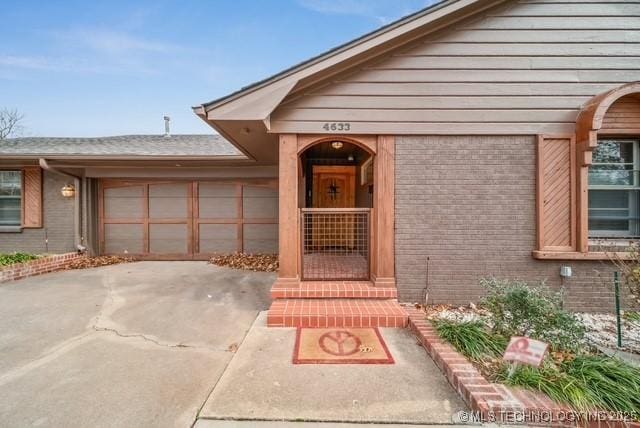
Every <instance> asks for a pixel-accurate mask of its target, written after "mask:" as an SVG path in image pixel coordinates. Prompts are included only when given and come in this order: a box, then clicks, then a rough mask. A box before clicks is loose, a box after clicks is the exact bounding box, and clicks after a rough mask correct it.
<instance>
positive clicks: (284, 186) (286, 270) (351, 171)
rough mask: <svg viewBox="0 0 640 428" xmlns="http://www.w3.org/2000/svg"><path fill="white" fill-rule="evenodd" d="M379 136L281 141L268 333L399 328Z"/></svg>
mask: <svg viewBox="0 0 640 428" xmlns="http://www.w3.org/2000/svg"><path fill="white" fill-rule="evenodd" d="M394 153H395V140H394V138H393V137H387V136H377V137H376V136H348V137H347V136H341V135H335V136H329V137H327V136H317V135H315V136H314V135H281V136H280V146H279V154H280V159H279V162H280V164H279V201H280V202H279V204H280V206H279V210H280V211H279V215H280V217H279V226H280V228H279V230H280V237H279V239H280V244H279V249H280V271H279V275H278V279H277V281H276V283H275V284H274V286H273V288H272V297H273V299H274V302H273V304H272V306H271V309H270V311H269V316H268V325H269V326H282V327H284V326H288V327H296V326H305V327H334V326H335V327H340V326H350V327H359V326H363V327H369V326H372V327H373V326H388V327H404V326H405V325H406V322H407V317H406V314H405V313H404V310H403V309H402V308H401V307H400V305H398V302H397V300H396V299H397V290H396V284H395V265H394Z"/></svg>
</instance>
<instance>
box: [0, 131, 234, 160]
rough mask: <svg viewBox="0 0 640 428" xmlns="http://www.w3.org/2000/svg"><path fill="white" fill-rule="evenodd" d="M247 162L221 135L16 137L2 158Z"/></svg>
mask: <svg viewBox="0 0 640 428" xmlns="http://www.w3.org/2000/svg"><path fill="white" fill-rule="evenodd" d="M9 156H10V157H22V156H24V157H51V158H56V157H100V158H105V159H106V158H167V159H173V158H220V159H246V157H245V156H244V155H243V154H242V153H241V152H240V151H239V150H238V149H236V148H235V147H234V146H233V145H232V144H231V143H229V142H228V141H227V140H225V139H224V138H222V137H221V136H220V135H171V136H164V135H121V136H114V137H99V138H66V137H63V138H52V137H36V138H12V139H8V140H4V141H0V157H9Z"/></svg>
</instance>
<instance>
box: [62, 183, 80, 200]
mask: <svg viewBox="0 0 640 428" xmlns="http://www.w3.org/2000/svg"><path fill="white" fill-rule="evenodd" d="M60 193H62V196H64V197H65V198H73V197H74V196H75V195H76V188H75V187H74V186H73V184H66V185H65V186H64V187H63V188H62V189H61V190H60Z"/></svg>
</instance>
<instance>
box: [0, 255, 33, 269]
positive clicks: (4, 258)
mask: <svg viewBox="0 0 640 428" xmlns="http://www.w3.org/2000/svg"><path fill="white" fill-rule="evenodd" d="M37 258H38V256H36V255H34V254H28V253H10V254H0V266H9V265H14V264H16V263H24V262H28V261H30V260H35V259H37Z"/></svg>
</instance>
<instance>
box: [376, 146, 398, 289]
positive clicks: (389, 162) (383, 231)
mask: <svg viewBox="0 0 640 428" xmlns="http://www.w3.org/2000/svg"><path fill="white" fill-rule="evenodd" d="M377 146H378V147H377V153H376V156H375V160H374V180H373V183H374V184H373V190H374V201H373V207H374V217H375V218H374V221H373V233H374V237H375V242H374V245H373V248H372V250H373V254H372V258H373V259H374V260H372V262H373V263H372V267H373V272H372V274H373V275H372V279H373V281H374V283H375V285H376V286H385V287H395V286H396V279H395V236H394V233H395V230H394V229H395V137H393V136H385V135H380V136H378V144H377Z"/></svg>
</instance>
